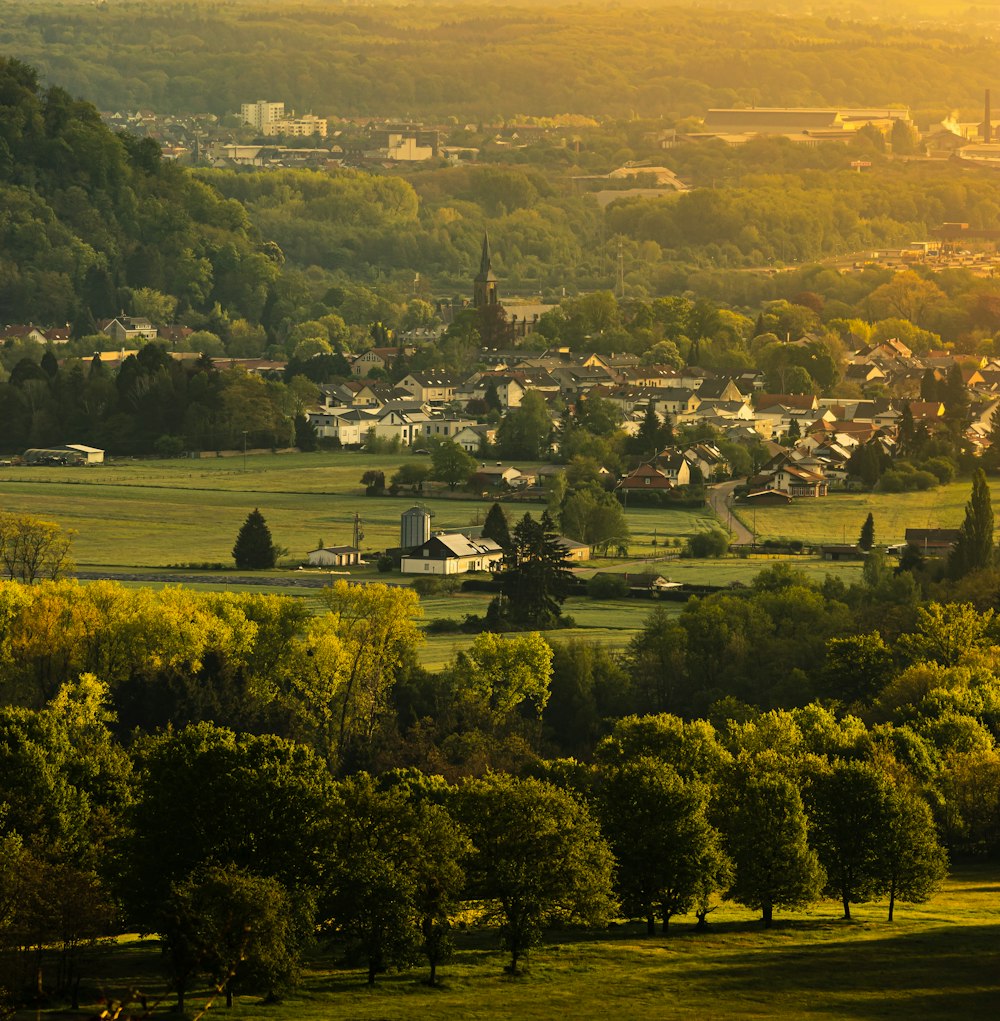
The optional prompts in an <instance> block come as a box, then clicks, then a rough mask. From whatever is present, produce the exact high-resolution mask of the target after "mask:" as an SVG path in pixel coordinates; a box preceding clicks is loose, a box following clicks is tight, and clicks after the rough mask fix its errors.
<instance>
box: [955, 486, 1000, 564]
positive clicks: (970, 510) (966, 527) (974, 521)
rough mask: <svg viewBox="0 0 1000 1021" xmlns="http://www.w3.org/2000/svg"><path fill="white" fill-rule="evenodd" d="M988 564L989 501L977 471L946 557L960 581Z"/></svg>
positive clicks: (990, 552) (990, 551)
mask: <svg viewBox="0 0 1000 1021" xmlns="http://www.w3.org/2000/svg"><path fill="white" fill-rule="evenodd" d="M992 563H993V502H992V500H991V499H990V487H989V484H988V483H987V481H986V473H985V472H984V471H983V469H982V468H977V469H976V472H975V474H974V475H973V476H972V493H971V495H970V496H969V502H968V503H967V504H966V505H965V520H964V521H963V522H962V527H961V529H960V530H959V535H958V541H957V542H956V543H955V548H954V549H953V550H952V553H951V556H950V557H949V558H948V568H949V572H950V573H951V574H952V576H953V577H956V578H962V577H964V576H965V575H967V574H970V573H971V572H972V571H979V570H982V569H983V568H984V567H989V566H990V565H991V564H992Z"/></svg>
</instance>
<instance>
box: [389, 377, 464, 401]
mask: <svg viewBox="0 0 1000 1021" xmlns="http://www.w3.org/2000/svg"><path fill="white" fill-rule="evenodd" d="M396 385H397V386H398V387H400V388H401V389H403V390H407V391H409V392H410V393H411V394H413V396H414V397H416V398H417V399H418V400H420V401H423V402H424V403H426V404H447V403H448V402H449V401H451V400H454V397H455V390H456V388H457V387H458V385H459V381H458V380H456V379H454V378H453V377H452V376H450V375H448V374H447V373H445V372H410V373H407V375H405V376H404V377H403V378H402V379H401V380H400V381H399V382H398V383H397V384H396Z"/></svg>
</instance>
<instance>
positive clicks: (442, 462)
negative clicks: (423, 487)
mask: <svg viewBox="0 0 1000 1021" xmlns="http://www.w3.org/2000/svg"><path fill="white" fill-rule="evenodd" d="M431 466H432V468H431V478H432V479H436V480H437V481H438V482H444V483H446V484H447V486H448V488H449V489H450V490H451V491H452V492H454V491H455V490H456V489H457V488H458V487H459V486H464V485H465V484H466V483H467V482H468V481H469V479H470V477H471V476H472V473H473V472H474V471H475V470H476V468H477V464H476V459H475V458H474V457H473V456H472V455H471V454H469V453H467V452H466V451H465V450H464V449H463V448H462V447H460V446H459V445H458V444H457V443H456V442H455V441H454V440H440V441H438V442H437V443H435V444H433V446H432V447H431Z"/></svg>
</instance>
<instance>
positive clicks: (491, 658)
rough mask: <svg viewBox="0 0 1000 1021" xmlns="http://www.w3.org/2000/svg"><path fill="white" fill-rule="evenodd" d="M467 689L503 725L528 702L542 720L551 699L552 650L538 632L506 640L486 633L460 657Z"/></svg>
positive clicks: (460, 673)
mask: <svg viewBox="0 0 1000 1021" xmlns="http://www.w3.org/2000/svg"><path fill="white" fill-rule="evenodd" d="M456 669H457V671H458V674H459V676H460V677H461V678H462V686H463V689H464V690H466V691H468V692H469V693H470V694H472V695H474V696H475V697H476V698H478V699H479V700H480V701H481V703H482V704H483V706H485V707H486V709H487V711H488V712H489V714H490V716H491V717H492V718H493V719H494V720H495V721H496V722H497V723H501V722H503V721H504V720H505V719H507V717H509V716H510V714H511V713H513V712H515V711H516V710H517V709H518V708H519V707H520V706H521V704H522V703H523V702H525V701H527V702H529V703H530V704H531V707H532V708H533V709H534V712H535V716H536V717H537V718H539V719H540V718H541V715H542V711H543V710H544V709H545V706H546V703H547V702H548V700H549V681H550V679H551V677H552V648H551V646H549V644H548V643H547V642H546V641H545V639H544V638H542V636H541V635H539V634H537V633H532V634H526V635H513V636H510V637H507V638H505V637H503V636H501V635H497V634H493V633H492V632H490V631H485V632H483V634H481V635H477V636H476V637H475V639H474V640H473V642H472V645H471V646H469V648H468V649H467V650H465V651H464V652H460V653H459V654H458V659H457V662H456Z"/></svg>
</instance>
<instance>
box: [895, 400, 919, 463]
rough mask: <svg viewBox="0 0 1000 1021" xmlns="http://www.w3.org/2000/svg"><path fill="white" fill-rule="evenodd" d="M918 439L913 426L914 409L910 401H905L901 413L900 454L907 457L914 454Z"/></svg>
mask: <svg viewBox="0 0 1000 1021" xmlns="http://www.w3.org/2000/svg"><path fill="white" fill-rule="evenodd" d="M916 438H917V432H916V427H915V426H914V424H913V408H911V407H910V402H909V401H903V408H902V411H900V413H899V440H898V449H899V453H900V454H901V455H907V456H908V455H910V454H912V453H913V444H914V442H915V440H916Z"/></svg>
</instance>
